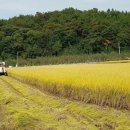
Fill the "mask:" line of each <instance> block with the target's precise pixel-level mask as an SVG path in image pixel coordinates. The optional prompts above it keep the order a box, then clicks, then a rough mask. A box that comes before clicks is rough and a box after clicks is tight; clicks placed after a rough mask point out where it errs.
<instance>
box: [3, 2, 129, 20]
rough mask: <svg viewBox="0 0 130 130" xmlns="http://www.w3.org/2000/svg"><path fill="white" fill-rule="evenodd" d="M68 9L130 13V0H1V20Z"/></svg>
mask: <svg viewBox="0 0 130 130" xmlns="http://www.w3.org/2000/svg"><path fill="white" fill-rule="evenodd" d="M68 7H73V8H77V9H80V10H89V9H92V8H98V9H99V10H107V9H108V8H110V9H112V8H114V9H116V10H119V11H122V10H123V11H130V0H0V19H8V18H12V17H14V16H19V15H21V14H22V15H27V14H35V13H36V12H48V11H54V10H62V9H65V8H68Z"/></svg>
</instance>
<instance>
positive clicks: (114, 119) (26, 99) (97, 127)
mask: <svg viewBox="0 0 130 130" xmlns="http://www.w3.org/2000/svg"><path fill="white" fill-rule="evenodd" d="M0 110H1V111H0V114H1V115H2V116H1V117H0V130H14V129H16V130H50V129H51V130H74V129H75V130H104V129H105V130H115V129H117V130H118V129H121V130H123V129H125V130H129V129H130V113H129V111H126V110H124V111H121V110H115V109H113V108H108V107H100V106H96V105H86V104H83V103H80V102H76V101H70V100H68V99H65V98H61V97H56V96H53V95H50V94H47V93H44V92H41V91H39V90H38V89H37V88H34V87H33V86H29V85H27V84H24V83H21V82H20V81H17V80H15V79H13V78H10V77H5V76H1V77H0Z"/></svg>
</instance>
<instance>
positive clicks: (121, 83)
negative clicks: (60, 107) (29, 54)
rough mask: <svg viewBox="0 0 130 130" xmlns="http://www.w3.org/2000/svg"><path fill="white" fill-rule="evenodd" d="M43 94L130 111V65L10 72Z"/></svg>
mask: <svg viewBox="0 0 130 130" xmlns="http://www.w3.org/2000/svg"><path fill="white" fill-rule="evenodd" d="M8 73H9V75H10V76H13V77H15V78H17V79H19V80H21V81H23V82H26V83H29V84H31V85H35V87H37V88H38V89H40V90H42V91H47V92H49V93H52V94H54V95H58V96H63V97H67V98H70V99H74V100H78V101H82V102H84V103H92V104H97V105H101V106H110V107H115V108H123V109H129V108H130V63H123V64H122V63H118V64H71V65H48V66H33V67H20V68H10V69H8Z"/></svg>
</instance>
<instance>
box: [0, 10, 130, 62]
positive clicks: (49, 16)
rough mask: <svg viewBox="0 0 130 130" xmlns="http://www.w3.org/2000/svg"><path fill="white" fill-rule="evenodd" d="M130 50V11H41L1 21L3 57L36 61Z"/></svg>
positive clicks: (0, 45) (0, 37) (0, 39)
mask: <svg viewBox="0 0 130 130" xmlns="http://www.w3.org/2000/svg"><path fill="white" fill-rule="evenodd" d="M129 50H130V12H127V11H126V12H123V11H122V12H120V11H117V10H114V9H111V10H110V9H108V10H107V11H99V10H98V9H96V8H94V9H91V10H85V11H81V10H78V9H74V8H67V9H64V10H62V11H53V12H45V13H41V12H37V13H36V14H35V15H26V16H24V15H20V16H17V17H13V18H10V19H8V20H3V19H1V20H0V58H1V59H3V60H5V59H7V58H16V56H17V55H19V56H20V57H21V58H24V59H26V58H36V57H45V56H61V55H80V54H95V53H111V52H119V53H120V52H122V51H123V52H125V51H126V52H128V51H129Z"/></svg>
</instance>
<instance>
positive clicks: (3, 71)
mask: <svg viewBox="0 0 130 130" xmlns="http://www.w3.org/2000/svg"><path fill="white" fill-rule="evenodd" d="M0 75H5V76H7V75H8V74H7V71H6V69H5V62H0Z"/></svg>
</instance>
